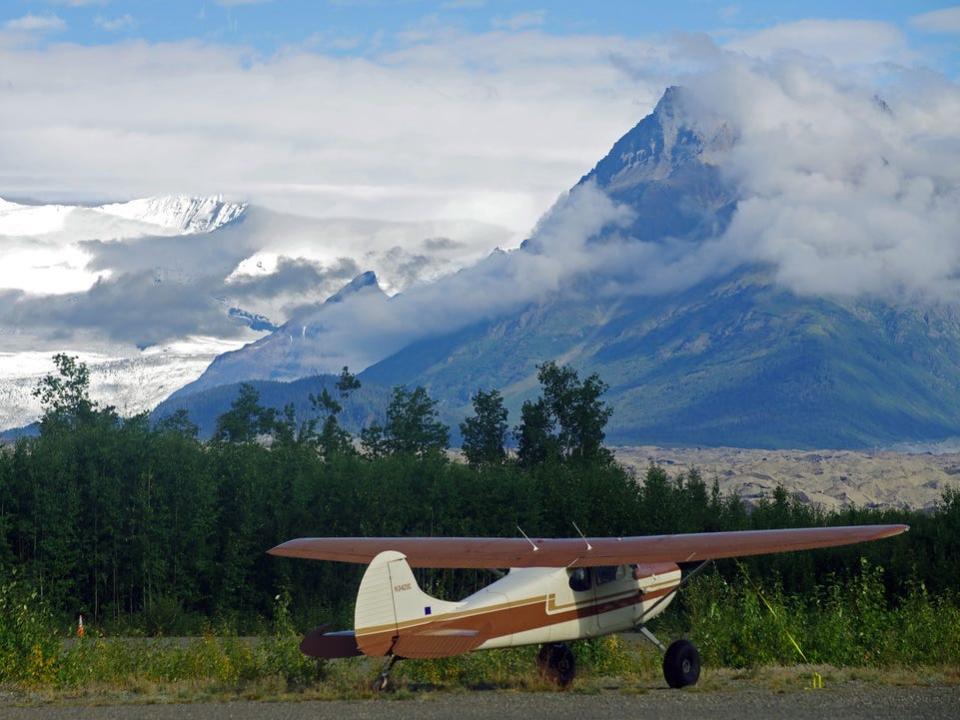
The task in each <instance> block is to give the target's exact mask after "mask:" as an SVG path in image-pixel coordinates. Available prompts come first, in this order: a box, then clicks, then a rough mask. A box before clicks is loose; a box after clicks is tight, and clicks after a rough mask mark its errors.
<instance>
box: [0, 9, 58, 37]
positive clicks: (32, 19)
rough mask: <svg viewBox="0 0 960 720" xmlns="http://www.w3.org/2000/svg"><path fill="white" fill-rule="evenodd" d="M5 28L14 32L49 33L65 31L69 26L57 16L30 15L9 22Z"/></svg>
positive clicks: (5, 24)
mask: <svg viewBox="0 0 960 720" xmlns="http://www.w3.org/2000/svg"><path fill="white" fill-rule="evenodd" d="M3 27H4V28H5V29H7V30H10V31H12V32H30V33H47V32H60V31H62V30H65V29H66V27H67V24H66V23H65V22H64V21H63V20H62V19H61V18H59V17H57V16H56V15H34V14H33V13H29V14H27V15H24V16H23V17H19V18H14V19H13V20H7V22H5V23H4V25H3Z"/></svg>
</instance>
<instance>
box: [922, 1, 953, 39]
mask: <svg viewBox="0 0 960 720" xmlns="http://www.w3.org/2000/svg"><path fill="white" fill-rule="evenodd" d="M910 24H911V25H913V26H914V27H915V28H917V29H918V30H923V31H924V32H929V33H944V34H960V5H954V6H953V7H947V8H943V9H942V10H931V11H930V12H925V13H921V14H920V15H914V16H913V17H912V18H910Z"/></svg>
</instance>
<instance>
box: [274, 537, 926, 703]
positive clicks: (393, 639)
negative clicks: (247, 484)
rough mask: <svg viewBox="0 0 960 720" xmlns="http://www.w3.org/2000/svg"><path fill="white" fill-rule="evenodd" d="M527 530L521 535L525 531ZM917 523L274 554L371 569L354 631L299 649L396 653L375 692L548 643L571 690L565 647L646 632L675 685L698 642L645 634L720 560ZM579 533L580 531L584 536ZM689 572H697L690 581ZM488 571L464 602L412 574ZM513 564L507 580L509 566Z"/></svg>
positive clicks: (684, 680)
mask: <svg viewBox="0 0 960 720" xmlns="http://www.w3.org/2000/svg"><path fill="white" fill-rule="evenodd" d="M518 529H519V528H518ZM907 530H909V526H907V525H853V526H846V527H819V528H796V529H788V530H746V531H736V532H715V533H693V534H682V535H650V536H640V537H617V538H613V537H604V538H587V537H584V536H583V534H582V533H581V535H580V537H577V538H550V539H534V540H531V539H530V538H528V537H527V536H526V535H525V534H523V531H522V530H521V531H520V532H521V534H523V537H522V538H479V537H394V538H390V537H381V538H356V537H338V538H299V539H296V540H289V541H287V542H285V543H282V544H280V545H277V546H276V547H275V548H273V549H271V550H269V551H268V552H269V553H270V554H271V555H279V556H284V557H294V558H307V559H312V560H332V561H338V562H350V563H365V564H367V569H366V572H365V573H364V575H363V579H362V580H361V581H360V589H359V591H358V592H357V601H356V607H355V610H354V623H353V626H354V627H353V630H346V631H335V632H331V631H330V630H329V628H327V627H320V628H317V629H315V630H313V631H311V632H310V633H309V634H307V636H306V637H305V638H304V639H303V642H302V643H301V644H300V649H301V651H302V652H303V653H305V654H306V655H309V656H311V657H317V658H342V657H352V656H357V655H368V656H374V657H386V658H387V660H386V663H385V664H384V666H383V669H382V670H381V672H380V674H379V676H378V677H377V679H376V681H375V683H374V688H375V689H377V690H385V689H386V688H387V687H388V686H389V674H390V669H391V668H392V667H393V664H394V663H395V662H396V661H397V660H398V659H401V658H408V659H410V658H442V657H451V656H454V655H462V654H464V653H468V652H471V651H473V650H488V649H492V648H505V647H515V646H518V645H541V646H542V647H541V650H540V653H539V655H538V658H537V664H538V666H539V669H540V672H541V673H542V674H543V675H544V677H547V678H549V679H550V680H552V681H553V682H555V683H556V684H557V685H559V686H560V687H566V686H567V685H569V684H570V682H571V681H572V680H573V678H574V674H575V671H576V668H575V663H574V657H573V653H572V652H571V650H570V648H569V647H568V646H567V644H566V643H567V642H569V641H571V640H578V639H581V638H591V637H597V636H600V635H607V634H610V633H617V632H624V631H639V632H640V633H641V634H642V635H643V636H644V637H646V638H647V639H648V640H649V641H650V642H652V643H653V644H654V645H656V646H657V647H658V648H659V649H660V651H661V652H662V653H663V654H664V659H663V675H664V678H665V679H666V681H667V684H668V685H669V686H670V687H672V688H681V687H685V686H688V685H693V684H694V683H696V682H697V680H698V679H699V677H700V656H699V653H698V652H697V649H696V647H695V646H694V645H693V643H691V642H690V641H689V640H676V641H675V642H673V643H672V644H671V645H670V647H665V646H664V645H663V643H661V642H660V641H659V640H658V639H657V638H656V636H655V635H654V634H653V633H652V632H650V630H649V629H648V628H647V623H649V622H650V621H651V620H652V619H653V618H655V617H657V616H658V615H659V614H660V613H662V612H663V611H664V610H665V609H666V608H667V606H668V605H669V604H670V602H671V600H672V599H673V598H674V597H675V596H676V593H677V591H678V590H679V589H680V587H681V586H682V585H684V584H685V583H686V582H688V581H689V580H690V579H691V578H692V577H693V576H695V575H696V574H697V573H698V572H700V571H701V570H702V569H703V568H704V567H706V565H707V564H708V563H709V562H710V561H712V560H718V559H721V558H731V557H745V556H749V555H764V554H769V553H778V552H787V551H793V550H810V549H814V548H825V547H835V546H838V545H850V544H853V543H859V542H866V541H870V540H879V539H881V538H887V537H892V536H894V535H899V534H900V533H902V532H906V531H907ZM578 532H579V529H578ZM681 565H683V566H684V567H687V568H691V571H690V572H688V573H687V574H686V575H683V573H682V570H681V567H680V566H681ZM415 567H418V568H486V569H488V570H492V571H494V572H496V573H497V574H499V575H501V577H500V578H499V579H498V580H496V581H494V582H493V583H491V584H490V585H488V586H486V587H485V588H483V589H482V590H480V591H479V592H476V593H474V594H473V595H470V596H469V597H467V598H464V599H463V600H460V601H456V602H451V601H447V600H440V599H438V598H435V597H431V596H430V595H428V594H426V593H425V592H423V591H422V590H421V589H420V587H419V585H418V584H417V582H416V580H415V579H414V575H413V571H412V568H415ZM504 568H509V570H507V571H506V572H505V573H504V572H501V570H502V569H504Z"/></svg>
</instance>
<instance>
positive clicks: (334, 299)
mask: <svg viewBox="0 0 960 720" xmlns="http://www.w3.org/2000/svg"><path fill="white" fill-rule="evenodd" d="M369 287H373V288H376V289H377V290H379V291H380V292H383V291H382V290H381V289H380V283H379V282H378V281H377V274H376V273H375V272H374V271H373V270H367V271H366V272H363V273H360V274H359V275H357V276H356V277H355V278H354V279H353V280H351V281H350V282H348V283H347V284H346V285H344V286H343V287H342V288H340V289H339V290H337V291H336V292H335V293H334V294H333V295H331V296H330V297H328V298H327V299H326V300H325V301H324V304H327V303H338V302H343V301H344V300H345V299H346V298H347V297H348V296H350V295H353V294H354V293H357V292H360V291H361V290H363V289H365V288H369Z"/></svg>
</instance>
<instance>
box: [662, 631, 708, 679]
mask: <svg viewBox="0 0 960 720" xmlns="http://www.w3.org/2000/svg"><path fill="white" fill-rule="evenodd" d="M663 677H664V679H665V680H666V681H667V685H669V686H670V687H672V688H682V687H687V686H688V685H695V684H696V682H697V680H699V679H700V653H698V652H697V647H696V646H695V645H694V644H693V643H692V642H690V641H689V640H677V641H675V642H673V643H672V644H671V645H670V647H668V648H667V653H666V655H664V656H663Z"/></svg>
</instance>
